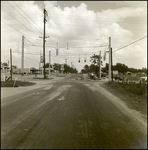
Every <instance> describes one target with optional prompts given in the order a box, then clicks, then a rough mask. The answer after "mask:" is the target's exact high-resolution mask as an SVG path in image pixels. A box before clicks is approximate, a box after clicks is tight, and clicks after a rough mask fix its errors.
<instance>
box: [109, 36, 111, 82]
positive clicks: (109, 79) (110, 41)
mask: <svg viewBox="0 0 148 150" xmlns="http://www.w3.org/2000/svg"><path fill="white" fill-rule="evenodd" d="M109 81H111V37H109Z"/></svg>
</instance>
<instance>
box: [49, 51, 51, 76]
mask: <svg viewBox="0 0 148 150" xmlns="http://www.w3.org/2000/svg"><path fill="white" fill-rule="evenodd" d="M50 54H51V52H50V51H49V79H50Z"/></svg>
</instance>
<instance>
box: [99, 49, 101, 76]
mask: <svg viewBox="0 0 148 150" xmlns="http://www.w3.org/2000/svg"><path fill="white" fill-rule="evenodd" d="M99 79H101V50H100V56H99Z"/></svg>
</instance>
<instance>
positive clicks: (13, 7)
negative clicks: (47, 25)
mask: <svg viewBox="0 0 148 150" xmlns="http://www.w3.org/2000/svg"><path fill="white" fill-rule="evenodd" d="M13 2H14V1H13ZM7 3H9V2H8V1H7ZM14 3H15V2H14ZM15 4H16V3H15ZM9 5H11V4H10V3H9ZM16 5H17V4H16ZM11 6H12V5H11ZM17 6H18V5H17ZM12 7H13V6H12ZM18 7H19V6H18ZM13 8H14V7H13ZM19 8H20V7H19ZM14 9H15V8H14ZM20 9H21V8H20ZM15 10H16V9H15ZM21 10H22V9H21ZM16 11H17V10H16ZM22 11H23V10H22ZM17 12H18V11H17ZM23 12H24V11H23ZM18 13H19V12H18ZM24 13H25V12H24ZM19 14H20V13H19ZM25 14H26V13H25ZM20 15H21V14H20ZM26 15H27V14H26ZM21 16H22V17H23V18H25V17H24V16H23V15H21ZM27 16H28V15H27ZM28 17H29V16H28ZM25 19H26V18H25ZM29 19H30V20H31V21H32V22H33V23H34V24H35V25H36V26H38V25H37V24H36V23H35V22H34V21H33V20H32V19H31V18H30V17H29ZM26 20H27V21H28V19H26ZM28 22H29V23H30V21H28ZM34 24H33V26H34ZM36 26H34V27H36ZM38 28H40V27H39V26H38ZM38 28H36V29H38ZM40 29H41V28H40ZM41 30H42V29H41ZM38 31H40V30H39V29H38ZM40 32H41V31H40ZM41 33H42V32H41Z"/></svg>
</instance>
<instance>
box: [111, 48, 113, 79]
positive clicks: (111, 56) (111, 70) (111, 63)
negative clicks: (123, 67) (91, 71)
mask: <svg viewBox="0 0 148 150" xmlns="http://www.w3.org/2000/svg"><path fill="white" fill-rule="evenodd" d="M111 77H112V81H113V55H112V48H111Z"/></svg>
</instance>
